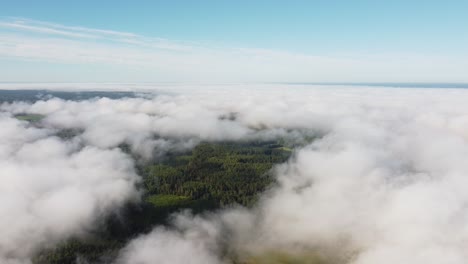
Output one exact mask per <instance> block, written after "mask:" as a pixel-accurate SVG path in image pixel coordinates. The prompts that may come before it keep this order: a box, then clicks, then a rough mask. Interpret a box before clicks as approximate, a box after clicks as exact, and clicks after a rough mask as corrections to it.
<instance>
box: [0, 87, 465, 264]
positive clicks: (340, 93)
mask: <svg viewBox="0 0 468 264" xmlns="http://www.w3.org/2000/svg"><path fill="white" fill-rule="evenodd" d="M467 102H468V90H465V89H436V88H431V89H429V88H427V89H425V88H418V89H415V88H412V89H411V88H385V87H379V88H376V87H346V86H324V87H314V86H300V85H258V86H255V85H231V86H219V87H215V86H210V87H208V88H206V89H204V88H203V86H200V87H196V88H193V89H191V88H190V87H174V89H169V90H166V91H164V89H162V90H161V89H160V90H158V91H157V92H155V95H154V96H150V95H148V94H146V95H145V96H144V97H133V98H120V99H118V98H116V99H109V98H100V99H99V98H94V99H86V100H80V101H71V100H64V99H58V98H54V97H47V98H43V100H38V101H36V102H34V103H31V102H20V101H15V102H13V103H6V102H5V103H3V104H1V105H0V180H1V181H2V182H1V184H0V234H1V235H0V262H1V263H8V264H11V263H15V264H16V263H21V264H23V263H30V262H31V259H32V257H33V256H34V254H36V253H37V252H38V251H39V250H43V249H44V248H53V247H54V246H56V245H57V244H59V243H60V242H62V241H64V240H66V239H67V238H70V237H72V236H80V235H86V233H87V232H89V231H90V230H92V229H93V228H94V227H95V226H96V225H97V224H98V223H99V222H100V221H102V219H104V218H105V217H106V216H108V215H109V214H111V213H112V212H115V211H117V210H119V208H121V207H122V206H123V205H124V204H126V203H128V202H134V203H138V201H139V198H140V196H141V191H140V190H139V189H138V188H137V186H138V182H139V181H140V180H141V179H140V176H138V174H137V172H136V170H135V168H134V165H135V162H138V160H134V159H132V156H130V155H128V154H126V153H124V152H122V151H121V150H120V148H118V147H119V145H121V144H122V143H126V144H128V145H129V146H130V150H131V152H132V153H133V154H134V155H133V156H134V157H138V158H137V159H141V160H145V159H151V158H159V157H162V156H164V154H165V153H167V151H172V150H187V149H191V148H192V147H194V146H195V145H196V144H197V143H198V142H201V141H221V140H234V141H235V140H245V139H272V138H279V137H282V138H291V139H293V140H298V141H300V140H302V138H303V137H305V136H307V135H313V136H316V137H315V140H314V141H312V142H311V143H310V144H308V145H306V146H304V147H301V148H300V149H296V150H294V152H293V155H292V157H291V158H290V160H289V161H288V162H287V163H285V164H280V165H278V166H276V167H275V175H276V177H277V180H278V182H279V184H278V186H276V187H274V188H273V189H271V190H269V191H267V192H266V193H265V194H264V195H262V198H261V199H260V201H259V203H258V204H257V205H256V206H254V207H253V208H251V209H245V208H231V209H224V210H222V211H217V212H212V213H211V214H208V215H198V216H192V215H191V214H190V213H187V212H184V213H180V214H178V215H176V216H174V221H173V223H172V225H171V226H169V227H156V228H155V229H154V230H153V231H152V232H150V233H148V234H141V235H140V236H138V237H136V238H135V239H133V240H132V241H131V242H129V243H128V245H127V246H126V247H125V248H124V249H122V250H121V252H120V253H119V256H118V258H117V259H116V260H115V261H116V262H117V263H119V264H147V263H159V264H160V263H163V264H164V263H167V264H177V263H180V264H187V263H193V264H210V263H212V264H218V263H229V262H230V260H229V259H228V258H227V257H226V255H227V254H226V251H228V252H229V255H236V256H240V258H242V256H255V255H261V254H265V253H267V252H278V251H281V252H289V253H291V254H299V255H304V256H307V255H308V254H318V255H320V256H321V257H322V258H323V259H326V260H327V261H329V262H330V263H344V264H347V263H353V264H376V263H378V264H387V263H388V264H394V263H412V264H431V263H433V264H440V263H444V264H464V263H466V259H468V251H467V250H466V249H467V247H468V103H467ZM24 113H27V114H36V115H40V116H43V118H42V119H40V120H39V121H37V122H28V121H24V120H19V119H18V118H16V117H15V115H18V114H24ZM63 130H69V131H76V136H74V137H72V138H64V137H60V136H58V133H59V132H60V131H63ZM311 252H312V253H311Z"/></svg>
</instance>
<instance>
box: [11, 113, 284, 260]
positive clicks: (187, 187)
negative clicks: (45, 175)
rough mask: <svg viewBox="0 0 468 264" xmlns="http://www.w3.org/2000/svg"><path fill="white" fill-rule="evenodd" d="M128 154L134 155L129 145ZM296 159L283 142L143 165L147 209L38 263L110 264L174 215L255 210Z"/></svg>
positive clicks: (204, 147) (113, 219) (132, 209)
mask: <svg viewBox="0 0 468 264" xmlns="http://www.w3.org/2000/svg"><path fill="white" fill-rule="evenodd" d="M19 118H22V117H19ZM65 134H66V133H65ZM68 136H69V135H68ZM122 150H123V151H128V150H127V149H126V147H125V145H123V146H122ZM290 155H291V149H290V148H288V147H287V146H284V144H283V143H282V142H281V141H244V142H202V143H200V144H198V145H197V146H196V147H195V148H193V149H192V150H191V151H186V152H171V153H168V154H167V155H166V156H165V157H164V158H163V159H155V160H152V161H148V162H146V163H143V164H139V165H137V171H138V172H139V174H140V175H141V176H142V178H143V180H142V182H141V186H139V187H140V188H141V189H142V191H143V199H142V202H141V203H139V204H128V205H127V206H125V208H124V209H122V210H121V211H120V212H118V213H116V214H115V215H111V216H110V217H108V218H107V219H106V220H105V221H104V222H103V223H99V225H98V228H96V229H95V230H93V231H92V232H91V234H88V235H87V236H86V237H76V238H72V239H69V240H67V241H63V243H62V245H61V246H59V247H56V248H54V249H50V250H44V251H42V252H40V254H38V255H37V257H36V258H35V259H34V263H37V264H42V263H57V264H58V263H80V262H81V263H110V262H112V260H113V259H114V258H115V257H116V254H117V252H118V251H119V249H121V248H122V247H123V246H124V245H125V244H126V242H128V241H129V240H130V239H131V238H134V237H135V236H137V235H138V234H141V233H145V232H149V231H151V229H152V228H153V227H154V226H156V225H163V224H167V223H168V217H169V216H170V215H171V214H172V213H175V212H178V211H181V210H186V209H188V210H191V211H192V212H193V213H194V214H200V213H203V212H206V211H212V210H216V209H220V208H225V207H229V206H235V205H241V206H246V207H250V206H252V205H253V204H254V203H255V201H256V199H257V198H258V195H259V194H260V193H262V192H263V191H265V190H266V189H267V188H268V187H269V186H272V185H273V184H274V178H273V177H272V173H271V169H272V167H273V166H274V165H275V164H279V163H282V162H285V161H286V160H287V159H288V158H289V156H290Z"/></svg>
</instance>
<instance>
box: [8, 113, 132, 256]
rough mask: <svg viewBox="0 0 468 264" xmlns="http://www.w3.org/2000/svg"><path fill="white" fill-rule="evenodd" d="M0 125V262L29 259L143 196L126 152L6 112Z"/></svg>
mask: <svg viewBox="0 0 468 264" xmlns="http://www.w3.org/2000/svg"><path fill="white" fill-rule="evenodd" d="M0 126H1V127H2V130H1V132H0V134H1V141H0V142H1V144H0V146H1V148H0V180H1V182H2V184H1V185H0V215H1V216H2V217H0V233H1V234H2V236H1V238H0V262H2V263H10V262H11V263H29V260H30V258H31V257H32V256H33V255H34V253H36V252H37V250H40V249H43V248H47V247H52V246H54V245H56V244H57V243H59V242H61V241H63V240H64V239H67V238H69V237H71V236H80V235H83V234H85V233H86V232H87V231H89V230H91V229H92V225H93V224H96V223H97V221H98V220H99V219H100V218H102V217H104V216H105V215H107V214H109V213H110V212H111V211H112V210H115V209H117V208H118V207H119V206H121V205H122V204H123V203H125V202H126V201H128V200H132V199H133V200H137V199H138V197H139V194H138V191H137V190H136V189H135V183H136V182H137V181H138V176H137V175H136V174H135V172H134V170H133V161H132V160H131V159H130V158H129V157H128V156H127V155H125V154H123V153H122V152H121V151H119V150H116V149H98V148H96V147H92V146H86V145H83V144H82V143H81V142H80V141H79V140H71V141H63V140H61V139H60V138H58V137H56V136H53V135H52V132H53V131H52V130H48V129H41V128H35V127H32V126H29V125H28V124H27V123H26V122H25V121H19V120H17V119H15V118H13V117H12V116H9V115H6V114H2V115H1V117H0Z"/></svg>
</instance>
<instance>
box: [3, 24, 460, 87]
mask: <svg viewBox="0 0 468 264" xmlns="http://www.w3.org/2000/svg"><path fill="white" fill-rule="evenodd" d="M0 29H3V30H0V57H3V58H9V59H14V60H18V61H23V62H24V61H25V60H26V61H28V60H33V61H39V62H48V63H56V64H57V63H58V64H61V65H62V64H65V65H66V64H71V65H74V64H80V65H95V66H96V67H98V68H99V67H100V68H101V69H106V68H107V69H109V68H112V69H111V70H110V71H111V72H110V73H109V72H107V73H106V74H103V75H100V76H95V75H92V74H90V73H89V72H83V71H81V72H80V71H78V72H74V75H73V76H75V78H73V79H70V80H68V81H76V80H79V81H127V82H144V81H153V82H154V81H202V82H219V81H227V82H229V81H235V82H239V81H263V82H276V81H296V82H307V81H357V82H359V81H377V82H379V81H380V82H382V81H426V82H430V81H439V82H444V81H445V82H463V81H467V79H466V75H465V74H464V71H463V69H464V68H466V66H467V61H468V60H466V58H457V57H444V56H434V55H425V54H376V55H372V54H351V55H334V54H328V55H322V54H320V55H308V54H301V53H295V52H293V51H278V50H265V49H257V48H240V47H231V48H221V47H216V46H209V45H202V44H200V43H191V42H180V41H171V40H166V39H158V38H150V37H146V36H141V35H137V34H133V33H128V32H118V31H110V30H101V29H91V28H83V27H71V26H64V25H58V24H52V23H46V22H40V21H33V20H27V19H23V20H20V19H6V20H3V21H0ZM24 63H27V62H24ZM70 71H72V69H70ZM135 72H137V73H135ZM0 74H1V73H0ZM21 74H22V75H23V76H24V75H31V74H33V72H31V73H28V74H26V73H25V72H21V70H20V69H18V70H16V71H15V72H13V73H11V72H8V73H7V74H6V75H4V76H1V75H0V78H1V79H3V80H4V81H14V80H15V79H14V78H16V80H19V79H18V78H19V76H21ZM43 75H44V76H42V77H36V78H38V79H40V81H48V80H49V81H57V80H58V81H66V80H63V79H60V76H56V74H54V72H53V71H47V72H45V73H44V74H43ZM54 75H55V77H54ZM12 76H13V77H12ZM41 78H42V79H41ZM21 81H24V80H22V79H21ZM28 81H32V80H28Z"/></svg>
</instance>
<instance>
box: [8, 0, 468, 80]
mask: <svg viewBox="0 0 468 264" xmlns="http://www.w3.org/2000/svg"><path fill="white" fill-rule="evenodd" d="M1 2H2V3H1V6H2V8H1V9H0V22H1V23H0V45H1V44H2V42H3V46H0V48H3V53H2V52H1V50H0V56H2V61H1V62H0V67H2V68H4V71H2V72H3V73H0V81H116V82H125V81H128V82H134V81H146V82H158V81H210V80H215V81H229V82H231V81H260V82H268V81H288V82H289V81H291V82H294V81H298V82H304V81H310V82H315V81H317V82H323V81H330V82H336V81H338V82H348V81H349V82H366V81H373V82H375V81H378V82H399V81H405V82H406V81H415V82H418V81H421V82H432V81H440V82H465V81H468V76H467V74H464V71H462V68H463V67H465V66H466V65H467V64H466V62H467V58H468V16H467V15H466V14H467V13H468V1H456V0H455V1H446V2H445V3H444V1H88V0H81V1H73V2H71V1H47V0H43V1H21V0H16V1H1ZM18 25H20V26H18ZM45 28H47V29H49V30H45ZM58 28H59V29H60V30H61V32H57V29H58ZM77 28H79V29H78V30H77ZM50 29H55V31H54V30H53V31H50ZM99 30H108V31H113V32H119V33H125V34H127V35H128V37H131V38H132V41H131V42H132V43H133V44H131V45H130V44H129V41H127V40H125V41H124V42H125V43H124V42H122V36H123V35H122V34H120V35H118V34H108V33H109V32H104V35H105V36H101V35H100V34H101V33H102V32H100V31H99ZM62 31H67V32H68V33H73V34H68V35H67V34H64V33H63V32H62ZM84 32H88V33H89V32H92V34H93V36H91V37H90V36H89V35H86V34H83V33H84ZM98 35H99V36H98ZM116 38H117V39H116ZM135 39H137V40H138V44H135V43H134V42H135V41H134V40H135ZM7 42H8V45H7V44H5V43H7ZM156 42H158V43H157V45H156V46H157V47H155V43H156ZM25 43H32V44H36V46H35V47H24V46H25ZM161 43H163V44H164V45H166V46H170V47H171V49H169V50H168V49H167V47H166V48H163V49H162V50H161V45H162V44H161ZM13 46H14V47H16V48H14V49H13V48H12V47H13ZM107 46H108V47H109V48H106V47H107ZM18 47H20V48H18ZM174 47H178V48H177V49H174ZM51 49H53V50H56V51H57V52H56V53H54V54H52V52H51V51H50V50H51ZM106 50H107V51H114V52H116V53H114V54H109V53H108V52H105V51H106ZM176 50H177V51H176ZM34 52H37V54H34ZM100 52H101V53H100ZM83 53H85V55H83ZM176 53H177V54H176ZM239 53H240V54H239ZM70 54H71V55H70ZM73 54H75V55H77V56H73ZM80 54H81V55H83V56H84V57H86V58H83V56H81V55H80ZM100 54H101V55H100ZM117 54H122V57H121V58H120V60H119V58H116V55H117ZM78 55H79V56H78ZM80 56H81V57H80ZM144 57H147V58H149V59H151V60H153V62H154V63H148V62H144V63H142V58H144ZM91 58H100V59H91ZM116 61H118V63H116ZM127 62H128V63H127ZM164 62H165V63H164ZM165 64H166V65H167V67H165ZM59 72H60V74H58V73H59Z"/></svg>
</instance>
